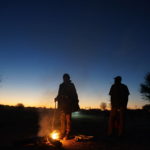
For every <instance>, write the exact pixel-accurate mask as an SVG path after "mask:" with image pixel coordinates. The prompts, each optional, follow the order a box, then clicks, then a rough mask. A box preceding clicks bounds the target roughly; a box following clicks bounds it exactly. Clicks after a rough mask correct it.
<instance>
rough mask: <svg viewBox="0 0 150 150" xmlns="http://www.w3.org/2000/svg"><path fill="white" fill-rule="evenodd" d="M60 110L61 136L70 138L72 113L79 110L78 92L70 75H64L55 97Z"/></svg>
mask: <svg viewBox="0 0 150 150" xmlns="http://www.w3.org/2000/svg"><path fill="white" fill-rule="evenodd" d="M55 101H57V102H58V110H60V122H61V138H64V139H68V138H69V135H70V132H71V114H72V112H75V111H78V110H79V104H78V103H79V100H78V94H77V92H76V88H75V86H74V84H73V83H72V82H71V80H70V75H69V74H67V73H65V74H64V75H63V83H61V84H60V86H59V90H58V95H57V97H56V98H55Z"/></svg>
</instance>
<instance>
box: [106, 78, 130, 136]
mask: <svg viewBox="0 0 150 150" xmlns="http://www.w3.org/2000/svg"><path fill="white" fill-rule="evenodd" d="M114 80H115V81H114V84H113V85H112V86H111V88H110V92H109V95H110V96H111V112H110V116H109V125H108V135H112V134H113V133H114V130H116V131H117V134H118V136H122V135H123V132H124V123H125V111H126V109H127V103H128V96H129V94H130V93H129V90H128V87H127V86H126V85H125V84H122V83H121V80H122V78H121V77H120V76H117V77H115V78H114Z"/></svg>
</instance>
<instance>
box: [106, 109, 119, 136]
mask: <svg viewBox="0 0 150 150" xmlns="http://www.w3.org/2000/svg"><path fill="white" fill-rule="evenodd" d="M116 114H117V109H116V108H112V109H111V111H110V115H109V122H108V135H109V136H110V135H112V134H113V129H114V126H115V117H116Z"/></svg>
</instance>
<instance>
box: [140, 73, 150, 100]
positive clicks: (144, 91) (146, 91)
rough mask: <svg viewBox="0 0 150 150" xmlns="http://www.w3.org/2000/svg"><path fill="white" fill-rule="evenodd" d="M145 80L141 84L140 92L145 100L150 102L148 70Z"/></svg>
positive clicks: (149, 76)
mask: <svg viewBox="0 0 150 150" xmlns="http://www.w3.org/2000/svg"><path fill="white" fill-rule="evenodd" d="M144 79H145V82H144V83H143V84H140V87H141V89H140V92H141V94H142V96H143V98H144V99H145V100H148V101H149V102H150V72H148V73H147V74H146V76H145V78H144Z"/></svg>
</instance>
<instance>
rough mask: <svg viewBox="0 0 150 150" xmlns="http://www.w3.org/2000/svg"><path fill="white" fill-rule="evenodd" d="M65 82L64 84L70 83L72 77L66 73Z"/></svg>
mask: <svg viewBox="0 0 150 150" xmlns="http://www.w3.org/2000/svg"><path fill="white" fill-rule="evenodd" d="M63 80H64V82H69V81H70V75H69V74H68V73H65V74H64V75H63Z"/></svg>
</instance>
